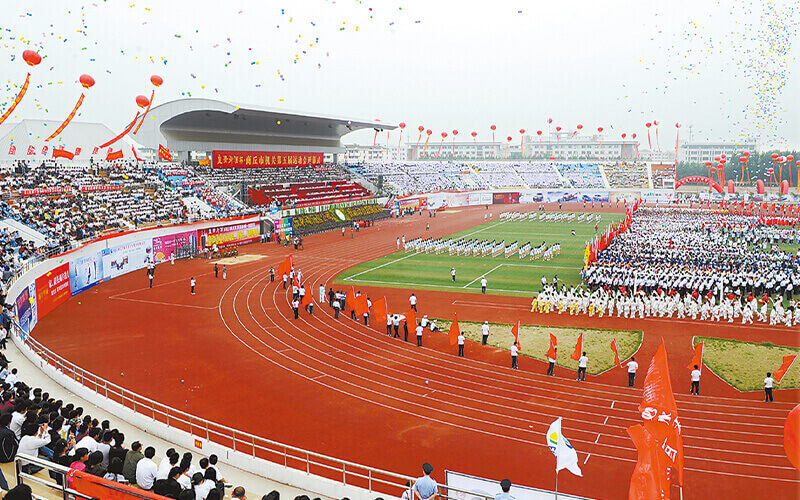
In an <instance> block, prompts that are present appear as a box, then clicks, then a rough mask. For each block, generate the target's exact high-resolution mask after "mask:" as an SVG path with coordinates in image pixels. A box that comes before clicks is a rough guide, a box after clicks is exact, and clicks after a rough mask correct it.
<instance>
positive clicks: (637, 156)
mask: <svg viewBox="0 0 800 500" xmlns="http://www.w3.org/2000/svg"><path fill="white" fill-rule="evenodd" d="M631 139H633V145H634V147H635V148H636V158H637V159H638V158H639V143H638V142H636V132H634V133H632V134H631ZM675 175H677V171H676V173H675Z"/></svg>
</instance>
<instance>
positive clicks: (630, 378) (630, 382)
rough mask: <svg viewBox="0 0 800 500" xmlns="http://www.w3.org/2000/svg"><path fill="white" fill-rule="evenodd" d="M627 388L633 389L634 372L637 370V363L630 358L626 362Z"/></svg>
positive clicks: (634, 359)
mask: <svg viewBox="0 0 800 500" xmlns="http://www.w3.org/2000/svg"><path fill="white" fill-rule="evenodd" d="M627 366H628V387H633V383H634V382H635V381H636V370H638V369H639V363H637V362H636V358H634V357H633V356H631V360H630V361H628V365H627Z"/></svg>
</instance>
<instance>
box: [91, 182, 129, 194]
mask: <svg viewBox="0 0 800 500" xmlns="http://www.w3.org/2000/svg"><path fill="white" fill-rule="evenodd" d="M120 189H122V184H92V185H90V186H81V192H82V193H91V192H93V191H119V190H120Z"/></svg>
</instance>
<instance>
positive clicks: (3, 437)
mask: <svg viewBox="0 0 800 500" xmlns="http://www.w3.org/2000/svg"><path fill="white" fill-rule="evenodd" d="M10 424H11V414H9V413H5V414H3V415H0V462H2V463H5V464H7V463H9V462H13V461H14V457H16V456H17V449H18V448H19V440H18V439H17V436H16V434H14V431H12V430H11V429H10V428H9V426H10Z"/></svg>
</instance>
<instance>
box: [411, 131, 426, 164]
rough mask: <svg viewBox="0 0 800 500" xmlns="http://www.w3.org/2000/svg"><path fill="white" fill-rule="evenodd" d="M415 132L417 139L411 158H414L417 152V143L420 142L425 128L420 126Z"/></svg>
mask: <svg viewBox="0 0 800 500" xmlns="http://www.w3.org/2000/svg"><path fill="white" fill-rule="evenodd" d="M417 130H419V137H417V144H416V145H415V146H414V151H412V152H411V156H412V157H413V156H414V153H416V152H417V148H418V147H419V141H421V140H422V133H423V132H424V131H425V127H423V126H422V125H420V126H419V127H417Z"/></svg>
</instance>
